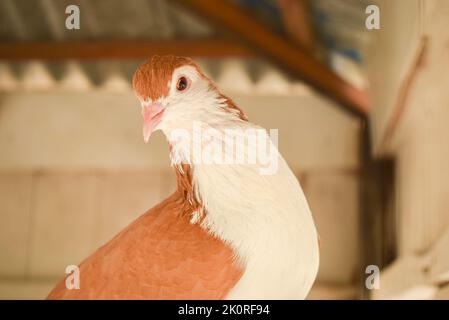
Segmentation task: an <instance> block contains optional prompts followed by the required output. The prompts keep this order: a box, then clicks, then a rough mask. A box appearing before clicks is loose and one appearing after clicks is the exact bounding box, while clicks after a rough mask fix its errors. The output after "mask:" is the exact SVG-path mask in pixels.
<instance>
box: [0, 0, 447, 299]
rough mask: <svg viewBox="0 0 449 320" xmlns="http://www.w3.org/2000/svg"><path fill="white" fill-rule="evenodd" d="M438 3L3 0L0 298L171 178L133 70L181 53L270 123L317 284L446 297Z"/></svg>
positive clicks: (27, 285)
mask: <svg viewBox="0 0 449 320" xmlns="http://www.w3.org/2000/svg"><path fill="white" fill-rule="evenodd" d="M371 4H375V5H377V6H378V8H379V18H380V29H368V28H367V26H366V21H367V19H368V17H369V16H370V14H371V13H372V12H371V11H369V12H367V11H366V10H367V7H368V6H369V5H371ZM68 5H77V6H78V7H79V10H80V28H79V29H73V30H69V29H67V28H66V25H65V22H66V19H67V17H68V16H69V13H66V8H67V6H68ZM448 18H449V2H448V1H444V0H395V1H387V0H375V1H365V0H314V1H307V0H260V1H255V0H232V1H231V0H226V1H223V0H207V1H206V0H185V1H181V0H178V1H174V0H173V1H164V0H128V1H119V0H96V1H88V0H77V1H76V0H70V1H66V0H33V1H29V0H27V1H25V0H0V298H2V299H41V298H45V296H46V295H47V294H48V292H49V291H50V289H51V288H52V287H53V286H54V285H55V283H56V282H57V281H58V280H60V279H61V278H62V277H64V275H65V268H66V266H67V265H70V264H78V263H79V262H80V261H81V260H82V259H83V258H85V257H86V256H88V255H89V254H90V253H92V252H93V251H94V250H95V249H96V248H98V247H99V246H100V245H101V244H103V243H105V242H106V241H108V240H109V239H111V237H112V236H114V235H115V234H116V233H117V232H119V231H120V230H121V229H122V228H124V227H125V226H126V225H127V224H128V223H130V222H131V221H133V220H134V219H135V218H136V217H138V216H139V215H140V214H142V213H143V212H144V211H146V210H147V209H148V208H150V207H152V206H153V205H154V204H156V203H158V202H159V201H161V200H162V199H163V198H165V197H167V196H168V195H169V194H170V193H171V192H172V191H174V189H175V181H174V175H173V173H172V170H171V168H170V166H169V159H168V146H167V143H166V142H165V139H164V137H163V135H162V134H161V133H160V132H158V133H157V134H155V135H154V136H152V139H151V141H150V143H149V144H144V143H143V141H142V137H141V116H140V104H139V103H138V101H137V99H136V98H135V97H134V94H133V92H132V89H131V85H130V84H131V77H132V74H133V72H134V70H135V69H136V67H137V65H138V64H139V63H141V62H142V61H143V60H145V59H146V58H148V57H149V56H151V55H153V54H175V55H183V56H191V57H193V58H194V59H195V60H196V61H197V62H199V64H200V65H201V66H202V68H203V69H204V71H205V72H206V74H208V75H209V76H211V77H212V78H213V79H214V80H215V81H216V83H217V84H218V86H219V88H221V89H222V90H223V91H224V92H225V93H226V94H228V95H229V96H230V97H232V98H233V99H234V100H235V101H236V102H237V104H238V105H240V106H241V108H242V109H243V110H244V111H245V113H247V115H248V116H249V119H250V120H251V121H253V122H255V123H257V124H260V125H262V126H264V127H266V128H278V129H279V148H280V151H281V153H282V154H283V155H284V157H285V158H286V160H287V162H288V163H289V165H290V166H291V168H292V169H293V170H294V172H295V173H296V174H297V177H298V179H299V180H300V182H301V184H302V187H303V189H304V192H305V194H306V196H307V199H308V201H309V204H310V206H311V209H312V212H313V215H314V218H315V221H316V224H317V228H318V231H319V234H320V238H321V265H320V270H319V274H318V279H317V281H316V284H315V286H314V288H313V290H312V292H311V294H310V298H311V299H448V298H449V250H448V249H447V248H448V247H449V212H448V211H449V169H448V166H449V165H448V164H449V147H448V146H449V145H448V142H447V139H448V137H449V126H448V125H447V123H448V120H449V91H448V85H449V72H448V71H449V68H448V67H449V29H448V28H447V19H448ZM369 265H375V266H378V267H379V269H380V278H379V280H380V281H379V285H380V286H379V287H378V288H375V289H372V290H369V289H368V288H367V286H366V279H367V277H369V276H370V275H371V274H372V272H368V273H367V267H368V266H369Z"/></svg>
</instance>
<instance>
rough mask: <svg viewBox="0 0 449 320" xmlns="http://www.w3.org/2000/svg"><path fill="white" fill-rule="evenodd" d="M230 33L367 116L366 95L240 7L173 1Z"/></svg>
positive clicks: (218, 1)
mask: <svg viewBox="0 0 449 320" xmlns="http://www.w3.org/2000/svg"><path fill="white" fill-rule="evenodd" d="M173 1H176V2H177V3H179V4H180V5H183V6H186V7H188V8H190V9H191V10H192V11H194V12H195V13H197V14H199V15H201V16H203V17H205V18H207V19H208V20H209V21H211V22H212V23H214V24H215V25H217V26H218V27H221V28H222V29H224V30H226V31H230V32H231V33H233V34H234V35H235V36H236V37H238V38H240V39H241V40H243V41H245V42H247V43H248V44H250V45H252V46H253V47H254V48H255V49H256V50H257V52H260V53H263V54H265V55H266V56H268V57H269V58H271V59H272V60H273V61H274V62H276V63H277V64H278V65H280V66H282V67H284V69H286V70H288V71H290V72H292V73H293V74H295V75H297V76H301V77H302V78H303V79H304V80H305V81H307V82H309V83H310V84H312V85H313V86H315V87H316V88H318V89H320V90H322V91H324V92H325V93H327V94H329V95H330V96H332V97H333V98H335V99H336V100H337V101H339V102H341V103H342V104H343V105H345V106H348V107H349V110H351V111H355V112H356V113H357V114H361V115H367V114H368V112H369V103H368V98H367V95H366V94H365V93H364V92H362V91H360V90H359V89H357V88H355V87H353V86H352V85H350V84H349V83H347V82H346V81H344V80H343V79H341V78H340V77H339V76H337V75H336V74H335V73H334V72H332V70H330V69H329V68H328V67H327V66H325V65H323V64H322V63H320V62H319V61H318V60H316V59H315V58H314V57H313V56H311V55H310V54H309V53H308V52H306V51H305V50H304V49H301V48H300V47H299V46H296V45H295V44H293V43H292V42H291V41H288V40H286V39H285V38H284V37H282V36H280V35H277V34H276V33H274V32H272V31H271V30H270V29H268V28H267V27H266V26H265V25H264V24H262V23H261V22H259V21H258V20H257V19H255V18H254V17H253V16H252V15H251V14H250V13H248V12H246V11H245V10H244V9H243V8H241V7H240V6H238V5H237V4H234V3H232V2H231V1H229V0H173Z"/></svg>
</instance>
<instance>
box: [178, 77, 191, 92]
mask: <svg viewBox="0 0 449 320" xmlns="http://www.w3.org/2000/svg"><path fill="white" fill-rule="evenodd" d="M189 85H190V81H189V79H187V78H186V77H184V76H181V77H179V78H178V81H177V82H176V90H178V91H185V90H186V89H187V88H188V87H189Z"/></svg>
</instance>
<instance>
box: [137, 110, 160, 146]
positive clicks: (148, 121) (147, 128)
mask: <svg viewBox="0 0 449 320" xmlns="http://www.w3.org/2000/svg"><path fill="white" fill-rule="evenodd" d="M163 114H164V107H163V106H162V105H161V104H160V103H153V104H152V105H149V106H144V107H143V108H142V116H143V139H144V140H145V142H148V140H149V139H150V136H151V133H153V131H154V129H155V128H156V126H157V125H158V124H159V122H161V119H162V116H163Z"/></svg>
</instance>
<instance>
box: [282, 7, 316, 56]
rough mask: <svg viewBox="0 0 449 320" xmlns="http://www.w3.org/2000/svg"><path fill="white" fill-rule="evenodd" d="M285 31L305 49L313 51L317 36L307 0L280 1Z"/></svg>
mask: <svg viewBox="0 0 449 320" xmlns="http://www.w3.org/2000/svg"><path fill="white" fill-rule="evenodd" d="M277 3H278V5H279V9H280V10H281V14H282V21H283V23H284V28H285V31H287V33H288V34H289V35H290V37H291V38H292V39H293V40H294V41H296V42H297V43H298V44H299V45H301V46H302V47H303V48H305V49H307V50H309V51H312V50H313V48H314V47H315V36H314V32H313V26H312V22H311V17H310V16H311V13H310V7H309V2H308V1H307V0H278V1H277Z"/></svg>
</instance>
